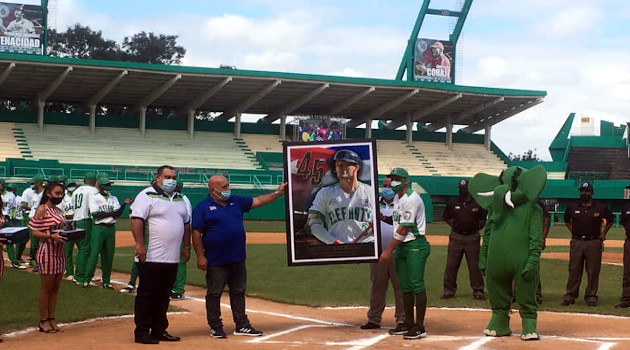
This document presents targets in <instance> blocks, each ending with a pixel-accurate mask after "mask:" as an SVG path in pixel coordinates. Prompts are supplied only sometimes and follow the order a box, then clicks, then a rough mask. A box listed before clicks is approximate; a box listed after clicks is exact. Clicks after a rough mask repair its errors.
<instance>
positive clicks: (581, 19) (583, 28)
mask: <svg viewBox="0 0 630 350" xmlns="http://www.w3.org/2000/svg"><path fill="white" fill-rule="evenodd" d="M605 19H606V15H605V14H604V12H603V11H602V10H601V9H600V8H598V7H594V6H582V7H580V6H570V7H567V8H565V9H563V10H560V11H559V12H558V14H557V15H555V16H554V17H552V18H549V19H546V20H543V21H542V22H540V23H538V24H536V25H535V27H534V32H535V33H538V34H540V35H542V36H546V37H552V38H567V37H572V36H575V35H578V34H583V33H589V32H592V31H594V30H597V31H600V30H601V28H600V26H601V24H603V23H604V20H605Z"/></svg>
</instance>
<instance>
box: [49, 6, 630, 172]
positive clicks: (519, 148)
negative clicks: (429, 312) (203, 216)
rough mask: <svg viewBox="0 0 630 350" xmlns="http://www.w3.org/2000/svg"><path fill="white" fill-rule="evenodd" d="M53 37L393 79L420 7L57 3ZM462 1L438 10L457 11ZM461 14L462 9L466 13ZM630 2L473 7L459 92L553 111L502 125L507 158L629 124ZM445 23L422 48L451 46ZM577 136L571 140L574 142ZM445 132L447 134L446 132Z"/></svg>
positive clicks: (496, 130)
mask: <svg viewBox="0 0 630 350" xmlns="http://www.w3.org/2000/svg"><path fill="white" fill-rule="evenodd" d="M49 1H50V2H51V5H52V6H53V11H52V18H51V19H50V24H51V26H54V27H55V28H56V29H57V30H60V31H64V30H65V29H66V28H67V27H68V26H72V25H74V24H75V23H80V24H82V25H88V26H90V27H91V28H92V29H95V30H101V31H102V32H103V36H104V37H105V38H108V39H113V40H116V41H117V42H119V43H121V42H122V41H123V38H124V37H125V36H131V35H133V34H136V33H138V32H141V31H146V32H154V33H159V34H175V35H178V36H179V38H178V43H179V44H180V45H181V46H183V47H184V48H186V50H187V52H186V56H185V59H184V60H183V62H182V64H183V65H186V66H201V67H218V66H219V65H221V64H227V65H231V66H236V67H237V68H239V69H252V70H265V71H277V72H291V73H306V74H325V75H341V76H352V77H369V78H383V79H394V78H395V76H396V72H397V70H398V66H399V64H400V60H401V58H402V55H403V52H404V50H405V45H406V42H407V40H408V39H409V36H410V34H411V31H412V29H413V26H414V23H415V20H416V17H417V15H418V12H419V10H420V7H421V5H422V0H395V1H392V0H343V1H339V0H230V1H226V0H181V1H177V2H174V1H163V0H152V1H148V0H136V1H128V0H127V1H120V0H108V1H93V0H49ZM458 2H459V3H460V4H461V0H433V1H432V2H431V6H430V7H431V8H435V9H451V10H454V9H456V8H457V3H458ZM460 6H461V5H460ZM628 23H630V1H627V0H528V1H522V0H475V1H473V3H472V7H471V9H470V12H469V15H468V18H467V20H466V23H465V24H464V29H463V32H462V37H461V39H460V46H459V47H458V50H459V54H458V56H461V57H458V58H460V59H459V60H458V61H457V63H456V65H457V67H458V68H457V72H458V78H457V81H456V83H457V84H458V85H467V86H484V87H493V88H511V89H524V90H543V91H546V92H547V97H546V98H545V102H543V103H542V104H539V105H538V106H536V107H533V108H531V109H529V110H527V111H525V112H522V113H520V114H518V115H516V116H514V117H512V118H509V119H508V120H506V121H504V122H502V123H499V124H497V125H495V126H494V127H493V129H492V140H493V141H494V142H495V143H496V144H497V145H498V146H499V148H501V149H502V150H503V151H504V152H505V153H506V154H508V153H514V154H522V153H524V152H525V151H527V150H529V149H535V150H536V153H537V155H538V156H539V157H540V158H542V159H543V160H550V159H551V157H550V155H549V152H548V147H549V144H550V143H551V141H552V140H553V138H554V137H555V135H556V134H557V133H558V131H559V129H560V127H561V126H562V124H563V123H564V121H565V120H566V118H567V116H568V115H569V113H571V112H575V113H577V115H578V116H589V117H591V118H594V119H595V123H596V129H598V127H597V126H598V125H599V121H600V120H606V121H610V122H613V123H615V125H619V124H625V123H626V121H629V119H630V118H628V117H629V114H630V45H628V43H630V30H628ZM451 27H452V24H451V20H449V19H448V18H445V17H436V16H429V17H427V19H426V20H425V22H424V25H423V27H422V30H421V32H420V35H419V37H422V38H431V39H441V40H446V39H447V38H448V34H449V33H450V28H451ZM576 126H577V125H574V129H575V130H574V131H575V132H577V129H576ZM443 130H444V129H442V131H443Z"/></svg>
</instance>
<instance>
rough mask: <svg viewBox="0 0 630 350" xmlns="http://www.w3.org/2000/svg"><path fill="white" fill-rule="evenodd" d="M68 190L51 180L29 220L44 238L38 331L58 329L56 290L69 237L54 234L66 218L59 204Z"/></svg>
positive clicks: (40, 255) (35, 233)
mask: <svg viewBox="0 0 630 350" xmlns="http://www.w3.org/2000/svg"><path fill="white" fill-rule="evenodd" d="M64 194H65V189H64V187H63V185H61V184H60V183H58V182H49V183H48V184H47V185H46V187H45V188H44V193H43V194H42V199H41V201H40V203H39V206H38V207H37V211H36V212H35V216H34V217H33V218H32V219H31V220H30V221H29V223H28V227H30V228H31V229H32V230H33V237H37V238H39V239H41V244H40V245H39V249H37V256H36V260H37V264H39V273H40V275H41V278H42V279H41V281H42V283H41V288H40V290H39V316H40V317H39V318H40V321H39V327H38V328H39V331H40V332H46V333H50V332H59V331H60V329H59V326H57V323H56V322H55V309H56V307H57V293H58V292H59V285H60V283H61V279H62V278H63V273H64V271H65V268H66V267H65V263H66V256H65V251H64V245H65V242H66V238H65V237H62V236H60V235H59V233H53V232H52V230H53V229H56V228H58V227H59V226H60V225H61V223H63V221H64V217H63V213H62V212H61V210H60V209H59V208H57V204H59V203H61V201H62V200H63V196H64Z"/></svg>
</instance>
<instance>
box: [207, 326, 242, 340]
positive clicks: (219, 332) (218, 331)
mask: <svg viewBox="0 0 630 350" xmlns="http://www.w3.org/2000/svg"><path fill="white" fill-rule="evenodd" d="M235 334H236V332H235ZM210 336H211V337H212V338H216V339H225V338H227V335H225V332H224V331H223V327H219V328H210Z"/></svg>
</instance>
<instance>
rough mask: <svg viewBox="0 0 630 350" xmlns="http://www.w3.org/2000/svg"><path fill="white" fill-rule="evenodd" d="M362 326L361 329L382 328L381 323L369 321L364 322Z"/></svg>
mask: <svg viewBox="0 0 630 350" xmlns="http://www.w3.org/2000/svg"><path fill="white" fill-rule="evenodd" d="M360 328H361V329H379V328H381V325H380V324H376V323H374V322H370V321H368V323H366V324H362V325H361V327H360Z"/></svg>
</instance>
